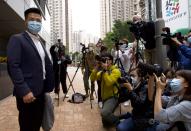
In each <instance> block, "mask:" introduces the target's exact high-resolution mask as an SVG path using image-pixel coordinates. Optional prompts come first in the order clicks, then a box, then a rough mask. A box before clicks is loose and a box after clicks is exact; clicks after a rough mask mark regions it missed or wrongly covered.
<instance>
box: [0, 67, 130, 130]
mask: <svg viewBox="0 0 191 131" xmlns="http://www.w3.org/2000/svg"><path fill="white" fill-rule="evenodd" d="M75 71H76V68H73V67H69V68H68V73H69V76H70V78H71V79H72V77H73V75H74V73H75ZM68 85H69V84H68ZM73 86H74V90H75V92H80V93H82V94H84V93H85V91H84V88H83V80H82V74H81V70H78V72H77V75H76V77H75V79H74V82H73ZM68 94H69V95H70V97H71V95H72V94H73V90H72V88H70V90H69V93H68ZM51 95H52V98H53V99H54V98H55V96H54V94H53V93H52V94H51ZM94 97H95V95H94ZM95 98H96V97H95ZM67 101H68V98H66V99H65V101H64V102H63V94H62V93H61V95H60V104H59V106H58V105H57V100H54V104H55V123H54V127H53V129H52V131H106V130H105V129H104V128H103V127H102V122H101V117H100V110H99V108H98V103H97V99H95V100H94V101H92V105H93V108H92V109H91V104H90V100H89V98H88V99H86V101H85V102H84V103H81V104H72V103H69V102H67ZM0 109H1V110H0V131H19V126H18V111H17V108H16V103H15V97H13V96H9V97H7V98H5V99H3V100H1V101H0ZM129 109H130V108H129V107H124V106H122V112H126V111H127V110H129ZM116 114H119V109H117V110H116ZM114 130H115V129H112V131H114Z"/></svg>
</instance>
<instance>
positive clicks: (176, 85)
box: [170, 78, 182, 93]
mask: <svg viewBox="0 0 191 131" xmlns="http://www.w3.org/2000/svg"><path fill="white" fill-rule="evenodd" d="M181 82H182V81H181V79H177V78H174V79H172V81H171V82H170V88H171V91H172V93H177V92H179V91H181V89H182V86H181Z"/></svg>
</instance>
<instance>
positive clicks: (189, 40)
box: [187, 36, 191, 45]
mask: <svg viewBox="0 0 191 131" xmlns="http://www.w3.org/2000/svg"><path fill="white" fill-rule="evenodd" d="M187 42H188V45H191V36H190V37H188V38H187Z"/></svg>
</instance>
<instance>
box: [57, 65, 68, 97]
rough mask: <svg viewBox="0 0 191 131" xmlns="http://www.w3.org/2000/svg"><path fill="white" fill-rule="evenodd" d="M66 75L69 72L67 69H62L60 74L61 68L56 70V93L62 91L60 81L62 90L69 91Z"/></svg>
mask: <svg viewBox="0 0 191 131" xmlns="http://www.w3.org/2000/svg"><path fill="white" fill-rule="evenodd" d="M66 75H67V72H66V70H65V69H62V68H61V69H60V74H59V68H58V69H55V70H54V77H55V90H54V92H55V93H59V91H60V83H61V85H62V90H63V93H64V94H66V93H67V85H66Z"/></svg>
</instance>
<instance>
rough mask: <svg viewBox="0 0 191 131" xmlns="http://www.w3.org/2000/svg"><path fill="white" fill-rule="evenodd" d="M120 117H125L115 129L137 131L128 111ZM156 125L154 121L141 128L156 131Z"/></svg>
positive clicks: (146, 130) (118, 130)
mask: <svg viewBox="0 0 191 131" xmlns="http://www.w3.org/2000/svg"><path fill="white" fill-rule="evenodd" d="M122 118H125V120H124V121H122V122H121V123H120V124H119V125H118V126H117V131H137V130H138V129H136V125H135V123H134V120H133V119H132V116H131V114H130V113H127V114H126V115H123V116H122ZM156 125H157V123H155V124H154V125H153V126H149V127H147V128H146V129H142V131H156Z"/></svg>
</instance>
